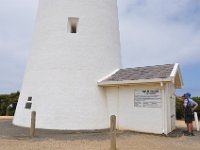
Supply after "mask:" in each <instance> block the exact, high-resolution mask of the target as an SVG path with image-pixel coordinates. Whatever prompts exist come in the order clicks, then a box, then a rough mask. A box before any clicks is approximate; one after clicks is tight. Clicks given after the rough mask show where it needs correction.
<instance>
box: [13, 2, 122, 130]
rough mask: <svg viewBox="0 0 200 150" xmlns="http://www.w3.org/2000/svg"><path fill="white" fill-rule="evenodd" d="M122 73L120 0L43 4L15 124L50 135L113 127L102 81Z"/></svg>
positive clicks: (39, 10)
mask: <svg viewBox="0 0 200 150" xmlns="http://www.w3.org/2000/svg"><path fill="white" fill-rule="evenodd" d="M120 67H121V60H120V38H119V28H118V13H117V2H116V0H39V7H38V14H37V19H36V24H35V30H34V34H33V42H32V48H31V51H30V54H29V58H28V64H27V68H26V71H25V76H24V80H23V85H22V89H21V94H20V98H19V102H18V105H17V109H16V113H15V116H14V120H13V123H14V124H15V125H18V126H24V127H28V126H30V120H31V119H30V116H31V112H32V111H36V112H37V120H36V127H37V128H45V129H69V130H77V129H78V130H79V129H102V128H107V127H108V126H109V116H108V108H107V103H106V96H105V93H104V91H103V89H102V88H101V87H98V85H97V81H98V80H99V79H101V78H102V77H104V76H106V75H107V74H109V73H111V72H113V71H114V70H116V69H117V68H120Z"/></svg>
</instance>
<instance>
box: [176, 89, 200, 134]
mask: <svg viewBox="0 0 200 150" xmlns="http://www.w3.org/2000/svg"><path fill="white" fill-rule="evenodd" d="M176 98H178V99H179V100H181V101H183V107H184V118H185V123H186V125H187V131H186V132H185V135H186V136H194V133H193V124H192V122H193V119H194V110H195V109H196V108H197V107H198V104H197V103H196V102H195V101H194V100H193V99H191V94H190V93H185V94H184V95H183V96H181V97H176Z"/></svg>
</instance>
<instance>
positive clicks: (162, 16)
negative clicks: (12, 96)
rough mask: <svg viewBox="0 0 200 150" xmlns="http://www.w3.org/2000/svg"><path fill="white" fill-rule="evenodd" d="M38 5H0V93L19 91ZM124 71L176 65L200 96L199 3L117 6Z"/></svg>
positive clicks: (180, 0)
mask: <svg viewBox="0 0 200 150" xmlns="http://www.w3.org/2000/svg"><path fill="white" fill-rule="evenodd" d="M37 4H38V0H0V93H10V92H15V91H17V90H20V88H21V85H22V80H23V74H24V69H25V65H26V60H27V56H28V51H29V50H30V47H31V34H32V31H33V26H34V19H35V16H36V11H37ZM118 8H119V22H120V34H121V47H122V50H121V51H122V63H123V67H138V66H149V65H158V64H169V63H176V62H178V63H180V66H181V71H182V76H183V81H184V88H183V89H182V90H181V91H180V93H181V92H182V93H183V92H186V91H189V92H191V93H192V94H193V95H196V96H200V86H199V85H200V79H199V78H200V0H118Z"/></svg>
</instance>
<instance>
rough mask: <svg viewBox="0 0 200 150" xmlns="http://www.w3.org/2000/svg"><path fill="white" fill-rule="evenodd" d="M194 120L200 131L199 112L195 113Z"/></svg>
mask: <svg viewBox="0 0 200 150" xmlns="http://www.w3.org/2000/svg"><path fill="white" fill-rule="evenodd" d="M194 119H195V126H196V129H197V131H199V120H198V116H197V112H194Z"/></svg>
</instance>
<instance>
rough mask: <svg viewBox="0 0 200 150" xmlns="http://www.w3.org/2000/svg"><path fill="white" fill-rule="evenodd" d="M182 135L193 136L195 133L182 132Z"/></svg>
mask: <svg viewBox="0 0 200 150" xmlns="http://www.w3.org/2000/svg"><path fill="white" fill-rule="evenodd" d="M184 136H195V135H194V133H189V132H187V133H184Z"/></svg>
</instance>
